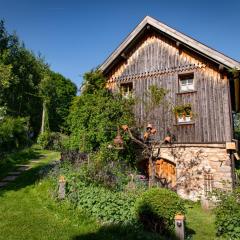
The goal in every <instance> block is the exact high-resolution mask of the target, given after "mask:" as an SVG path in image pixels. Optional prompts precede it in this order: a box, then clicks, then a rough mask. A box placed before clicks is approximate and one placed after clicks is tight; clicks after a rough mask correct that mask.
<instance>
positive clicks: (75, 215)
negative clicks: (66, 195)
mask: <svg viewBox="0 0 240 240" xmlns="http://www.w3.org/2000/svg"><path fill="white" fill-rule="evenodd" d="M32 150H33V152H34V154H36V155H38V156H41V158H40V160H39V162H38V163H33V164H32V165H33V167H32V168H31V169H30V170H28V171H26V172H24V173H23V174H22V175H21V176H20V177H19V178H17V179H16V180H15V181H14V182H12V183H11V184H9V185H8V187H6V188H5V189H1V190H0V213H1V214H0V240H55V239H56V240H68V239H69V240H78V239H80V240H108V239H109V240H125V239H134V240H135V239H142V240H145V239H156V240H157V239H161V238H160V237H159V236H158V235H156V234H151V233H148V232H144V231H142V230H139V231H138V232H134V231H133V230H132V229H130V228H129V227H127V226H126V227H124V228H123V227H120V226H104V227H103V226H100V224H98V223H97V221H96V220H95V219H91V217H89V216H88V215H87V214H86V213H84V212H82V211H80V210H76V209H73V208H72V207H71V206H70V205H69V204H68V203H67V202H64V201H63V202H57V201H55V200H54V199H53V197H52V196H51V195H52V193H53V192H52V187H53V184H52V182H51V181H50V180H49V179H48V178H40V176H41V175H40V174H39V173H43V169H45V170H46V169H47V168H46V166H48V165H49V163H51V162H53V161H54V160H57V159H59V153H57V152H51V151H46V150H44V151H43V150H40V149H38V148H36V147H34V148H32ZM20 154H21V153H20ZM34 159H35V158H34ZM29 160H30V159H29Z"/></svg>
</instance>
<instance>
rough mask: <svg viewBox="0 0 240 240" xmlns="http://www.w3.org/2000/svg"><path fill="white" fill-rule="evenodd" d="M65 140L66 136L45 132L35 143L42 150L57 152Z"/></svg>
mask: <svg viewBox="0 0 240 240" xmlns="http://www.w3.org/2000/svg"><path fill="white" fill-rule="evenodd" d="M65 138H67V136H65V135H63V134H61V133H59V132H49V131H46V132H44V133H41V134H40V135H39V136H38V139H37V143H38V144H39V145H40V146H41V147H42V148H43V149H48V150H56V151H59V150H61V149H62V142H63V140H64V139H65Z"/></svg>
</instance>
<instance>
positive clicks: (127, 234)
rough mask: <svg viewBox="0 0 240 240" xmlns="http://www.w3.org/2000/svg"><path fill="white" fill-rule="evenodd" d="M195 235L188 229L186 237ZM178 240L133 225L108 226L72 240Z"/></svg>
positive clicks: (172, 236)
mask: <svg viewBox="0 0 240 240" xmlns="http://www.w3.org/2000/svg"><path fill="white" fill-rule="evenodd" d="M193 234H195V231H194V230H192V229H190V228H187V229H186V237H190V239H191V236H192V235H193ZM148 239H149V240H177V239H178V238H177V237H175V236H174V235H172V234H171V236H161V235H160V234H157V233H153V232H149V231H145V230H144V229H143V228H138V229H136V228H135V227H134V226H131V225H124V226H123V225H116V224H113V225H108V226H102V227H101V228H100V229H99V230H98V231H97V232H94V233H87V234H82V235H78V236H74V237H73V238H72V240H148Z"/></svg>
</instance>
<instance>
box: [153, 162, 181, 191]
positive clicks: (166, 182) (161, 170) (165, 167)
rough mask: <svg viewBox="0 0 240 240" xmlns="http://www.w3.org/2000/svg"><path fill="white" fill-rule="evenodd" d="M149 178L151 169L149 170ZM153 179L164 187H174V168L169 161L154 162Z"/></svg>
mask: <svg viewBox="0 0 240 240" xmlns="http://www.w3.org/2000/svg"><path fill="white" fill-rule="evenodd" d="M149 175H150V176H151V168H149ZM155 177H156V179H158V180H159V182H160V183H161V184H162V185H163V186H164V187H169V188H174V187H175V186H176V166H175V164H173V163H172V162H170V161H167V160H165V159H159V160H157V161H156V162H155Z"/></svg>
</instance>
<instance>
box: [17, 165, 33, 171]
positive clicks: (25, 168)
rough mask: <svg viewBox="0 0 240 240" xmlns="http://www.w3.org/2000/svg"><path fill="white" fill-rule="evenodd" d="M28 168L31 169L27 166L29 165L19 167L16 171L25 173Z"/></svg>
mask: <svg viewBox="0 0 240 240" xmlns="http://www.w3.org/2000/svg"><path fill="white" fill-rule="evenodd" d="M30 168H31V166H29V165H19V166H18V168H17V171H19V172H24V171H26V170H28V169H30Z"/></svg>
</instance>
